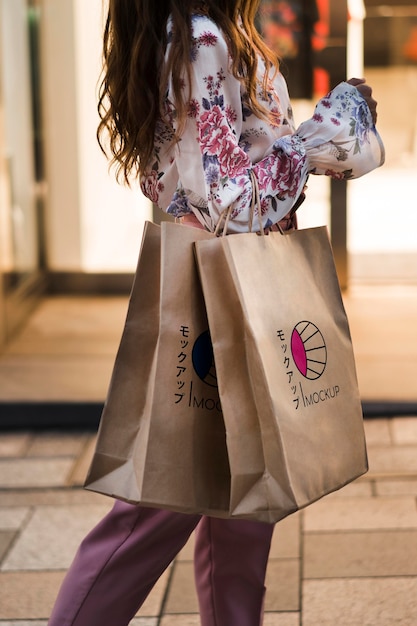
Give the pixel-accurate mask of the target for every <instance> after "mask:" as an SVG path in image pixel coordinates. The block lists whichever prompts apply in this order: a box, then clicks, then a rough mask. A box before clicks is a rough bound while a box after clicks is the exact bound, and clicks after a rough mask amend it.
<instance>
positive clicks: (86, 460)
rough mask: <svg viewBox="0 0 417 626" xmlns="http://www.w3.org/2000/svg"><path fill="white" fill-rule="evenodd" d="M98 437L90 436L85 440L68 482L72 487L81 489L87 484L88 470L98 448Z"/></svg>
mask: <svg viewBox="0 0 417 626" xmlns="http://www.w3.org/2000/svg"><path fill="white" fill-rule="evenodd" d="M96 441H97V437H96V435H90V436H89V437H87V438H86V440H85V445H84V447H83V450H82V452H81V454H80V455H79V457H78V459H77V461H76V463H75V465H74V468H73V471H72V473H71V476H70V477H69V479H68V482H69V484H70V485H71V486H74V487H81V486H82V485H84V483H85V479H86V477H87V473H88V470H89V468H90V465H91V461H92V458H93V455H94V451H95V448H96Z"/></svg>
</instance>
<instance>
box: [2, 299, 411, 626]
mask: <svg viewBox="0 0 417 626" xmlns="http://www.w3.org/2000/svg"><path fill="white" fill-rule="evenodd" d="M84 304H85V305H86V306H85V307H83V306H82V304H80V302H76V301H72V302H68V301H62V300H61V301H59V300H57V301H53V302H50V303H46V305H45V306H44V307H41V308H40V310H39V312H38V313H37V314H35V315H34V316H33V318H32V320H31V323H30V324H29V326H28V328H27V329H26V330H25V331H23V333H22V334H21V336H20V337H18V338H17V339H16V342H14V344H13V345H12V346H11V347H10V350H9V351H8V353H7V354H6V355H4V356H3V357H1V358H0V393H5V390H6V389H8V390H9V391H10V390H12V392H13V393H14V394H15V396H14V397H15V398H17V397H20V398H21V396H22V390H24V391H25V393H26V394H28V393H29V394H31V393H33V394H35V393H36V391H37V390H38V392H39V388H38V386H37V385H38V384H39V382H41V383H42V385H43V386H42V393H43V394H44V396H45V395H46V396H47V395H48V393H49V394H50V395H51V396H52V397H61V398H62V397H63V398H64V399H65V398H67V399H68V397H69V396H66V394H73V393H75V392H76V391H77V390H78V391H79V392H80V397H83V398H84V397H86V396H88V393H90V394H91V396H92V397H93V398H94V399H96V398H101V397H102V396H101V394H102V393H103V389H105V387H106V384H107V381H106V377H107V376H108V375H109V370H110V367H109V364H110V361H111V359H112V354H113V352H114V347H115V345H117V335H118V333H119V330H118V329H119V328H120V326H119V327H118V326H117V325H118V324H119V321H120V322H121V321H122V317H123V315H122V314H121V309H123V307H124V303H120V302H118V301H117V300H115V301H105V302H103V301H100V300H96V301H91V300H87V301H85V302H84ZM121 305H122V306H121ZM347 309H348V312H349V315H350V319H351V326H352V334H353V337H354V343H355V341H356V345H355V349H356V353H357V359H358V374H359V380H360V385H361V389H362V393H363V395H364V396H365V397H366V398H367V399H376V398H380V399H382V400H387V401H390V400H395V401H400V400H412V401H415V400H416V394H414V388H415V383H414V380H415V373H416V371H417V368H416V362H417V354H416V353H417V349H416V346H417V341H416V337H415V335H413V333H415V332H416V329H415V320H416V319H417V317H416V312H417V298H416V297H415V293H414V291H413V293H412V294H411V295H410V292H407V293H404V292H403V291H402V290H401V289H394V291H390V290H388V292H387V291H386V290H385V291H384V290H383V291H381V290H378V289H377V290H371V291H366V292H363V291H362V292H361V291H359V293H356V294H355V292H353V293H352V294H350V296H349V298H348V301H347ZM63 311H64V312H65V315H63ZM394 322H395V323H394ZM413 323H414V326H413ZM115 324H116V326H115ZM74 329H75V330H74ZM74 333H75V334H74ZM410 333H411V334H410ZM83 334H84V335H83ZM87 337H88V338H89V339H88V341H87V340H86V338H87ZM98 362H100V363H101V368H99V367H96V364H97V363H98ZM13 364H14V366H15V369H13V367H11V365H13ZM83 368H84V369H83ZM18 372H20V374H21V376H18V375H17V373H18ZM92 378H94V380H93V381H92ZM80 381H81V382H82V384H81V382H80ZM91 381H92V382H93V384H92V385H90V386H88V383H89V382H90V383H91ZM6 382H7V385H5V383H6ZM31 385H32V386H31ZM80 390H81V391H80ZM376 392H378V396H376V395H375V393H376ZM19 394H20V395H19ZM83 394H84V395H83ZM44 396H42V397H44ZM88 397H90V396H88ZM0 399H1V397H0ZM32 399H33V396H32ZM365 428H366V435H367V442H368V452H369V460H370V472H369V473H368V474H367V475H365V476H363V477H361V478H360V479H359V480H357V481H356V482H354V483H353V484H351V485H349V486H348V487H346V488H344V489H343V490H341V491H340V492H337V493H336V494H333V495H331V496H327V497H326V498H324V499H323V500H321V501H320V502H318V503H316V504H314V505H312V506H310V507H309V508H307V509H306V510H304V511H302V512H300V513H297V514H295V515H293V516H291V517H289V518H287V519H286V520H284V521H282V522H280V523H279V524H277V526H276V529H275V533H274V540H273V547H272V551H271V558H270V562H269V567H268V575H267V587H268V591H267V596H266V606H265V608H266V613H265V620H264V626H394V625H396V624H398V625H400V626H416V625H417V417H416V416H407V417H394V418H392V419H385V418H381V419H370V420H366V421H365ZM93 445H94V435H92V434H91V433H90V434H89V433H86V432H81V433H74V432H68V433H64V432H50V433H47V432H43V433H33V432H32V433H30V432H19V433H16V432H15V433H13V432H9V433H1V434H0V626H46V623H47V617H48V614H49V611H50V608H51V605H52V602H53V600H54V598H55V596H56V593H57V589H58V587H59V585H60V582H61V580H62V577H63V575H64V573H65V570H66V568H67V567H68V565H69V563H70V561H71V558H72V556H73V554H74V551H75V549H76V547H77V546H78V544H79V542H80V540H81V538H82V537H83V536H84V535H85V533H86V532H87V530H88V529H89V528H90V527H91V526H92V525H93V524H94V523H95V522H96V521H98V520H99V519H100V518H101V517H102V515H103V513H105V512H106V511H107V510H108V509H109V507H110V506H111V501H110V499H108V498H106V497H104V496H99V495H97V494H93V493H91V492H85V491H84V490H83V489H82V483H83V480H84V477H85V473H86V469H87V466H88V463H89V459H90V458H91V454H92V450H93ZM132 624H133V625H134V626H198V624H199V620H198V614H197V604H196V596H195V591H194V585H193V578H192V541H190V543H189V544H188V545H187V546H186V548H185V549H184V550H183V552H182V553H181V554H180V555H179V557H178V558H177V559H176V561H175V563H174V564H173V565H172V567H171V568H170V570H169V571H168V572H166V574H165V576H164V577H163V578H161V580H160V581H159V583H158V584H157V586H156V588H155V589H154V590H153V592H152V593H151V595H150V596H149V598H148V600H147V602H146V603H145V605H144V606H143V607H142V608H141V610H140V612H139V614H138V616H137V617H136V619H135V620H134V621H133V622H132ZM114 626H118V625H117V624H115V625H114Z"/></svg>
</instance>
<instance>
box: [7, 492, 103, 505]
mask: <svg viewBox="0 0 417 626" xmlns="http://www.w3.org/2000/svg"><path fill="white" fill-rule="evenodd" d="M113 503H114V500H113V498H109V497H108V496H104V495H102V494H100V493H94V492H92V491H85V490H84V489H48V488H46V489H36V490H34V491H31V490H28V489H19V490H10V491H9V490H7V491H3V492H2V494H1V504H2V506H4V507H15V506H22V505H27V506H41V505H49V504H51V505H56V506H60V505H71V504H84V505H86V506H89V505H94V504H104V505H105V506H109V507H110V506H112V505H113Z"/></svg>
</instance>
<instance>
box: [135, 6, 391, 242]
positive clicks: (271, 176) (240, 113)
mask: <svg viewBox="0 0 417 626" xmlns="http://www.w3.org/2000/svg"><path fill="white" fill-rule="evenodd" d="M192 26H193V48H192V50H191V60H192V68H191V70H192V71H191V85H188V84H187V83H186V80H185V79H184V89H185V93H187V91H188V89H189V90H190V94H191V97H190V101H189V104H188V109H187V111H188V114H187V120H186V123H185V127H184V128H183V129H182V133H181V139H180V141H179V142H175V141H174V135H175V131H176V116H175V105H174V102H173V97H172V94H171V88H170V86H169V88H168V92H167V95H166V101H165V113H166V116H165V120H164V122H162V121H161V122H160V124H158V127H157V129H156V134H155V154H154V158H153V159H152V162H151V163H150V164H149V166H148V168H147V170H146V173H145V175H144V176H142V178H141V186H142V190H143V192H144V194H145V195H146V196H147V197H148V198H149V199H150V200H151V201H152V202H154V203H156V204H158V205H159V206H160V207H161V208H162V209H163V210H165V211H166V212H168V213H170V214H171V215H173V216H175V217H181V216H183V215H186V214H188V213H194V214H195V215H196V216H197V218H198V219H199V221H200V222H201V223H203V224H204V225H205V227H206V228H207V229H209V230H211V231H213V230H214V228H215V226H216V223H217V222H218V220H219V219H220V218H221V216H222V214H223V213H224V211H225V210H226V209H228V208H230V210H231V213H230V221H229V230H228V232H245V231H247V230H248V223H249V219H250V205H251V198H252V183H251V175H250V172H251V170H252V171H253V173H254V174H255V176H256V177H257V180H258V183H259V190H260V207H257V209H256V210H257V211H258V212H260V216H261V219H262V223H263V225H264V226H265V227H270V226H272V225H273V224H275V223H277V222H279V221H280V220H282V219H283V218H285V216H287V215H288V213H289V212H290V211H291V208H292V207H293V206H294V204H295V203H296V201H297V199H298V197H299V196H300V194H301V193H302V190H303V188H304V186H305V183H306V181H307V178H308V176H309V175H310V174H323V175H326V176H331V177H333V178H336V179H342V180H347V179H351V178H357V177H359V176H362V175H363V174H366V173H367V172H369V171H371V170H372V169H374V168H376V167H378V166H380V165H382V163H383V162H384V148H383V144H382V141H381V139H380V137H379V135H378V132H377V130H376V128H375V126H374V124H373V122H372V117H371V113H370V111H369V109H368V106H367V104H366V102H365V100H364V98H363V97H362V96H361V94H360V93H359V91H358V90H357V89H356V87H353V86H351V85H349V84H347V83H341V84H340V85H338V86H337V87H336V88H335V89H333V91H331V92H330V93H329V94H328V95H327V96H326V97H325V98H322V99H321V100H320V101H319V102H318V103H317V105H316V108H315V111H314V113H313V115H312V117H311V118H310V119H309V120H307V121H305V122H303V123H302V124H301V125H300V126H299V127H298V129H296V128H295V126H294V121H293V115H292V109H291V104H290V100H289V95H288V90H287V86H286V83H285V81H284V79H283V77H282V75H281V74H278V75H277V76H276V77H274V79H273V80H272V79H270V81H269V89H268V94H267V97H266V98H265V97H264V96H263V95H262V90H261V84H262V80H263V73H262V72H263V65H262V63H261V61H259V69H258V73H259V85H260V88H259V99H260V100H261V102H262V104H263V106H264V107H265V108H267V109H268V110H269V111H270V112H271V114H272V116H271V119H272V121H267V120H265V119H261V118H259V117H257V116H256V115H254V114H253V113H252V112H251V111H250V109H249V107H248V105H247V98H246V94H245V91H244V88H243V86H242V84H241V82H240V81H239V80H237V79H236V78H235V77H234V76H233V75H232V73H231V72H230V71H229V67H230V57H229V52H228V48H227V43H226V40H225V38H224V36H223V34H222V32H221V31H220V29H219V28H218V27H217V26H216V24H215V23H214V22H213V21H212V20H210V18H208V17H207V16H202V15H198V16H194V18H193V21H192ZM255 224H256V220H255V221H254V225H255Z"/></svg>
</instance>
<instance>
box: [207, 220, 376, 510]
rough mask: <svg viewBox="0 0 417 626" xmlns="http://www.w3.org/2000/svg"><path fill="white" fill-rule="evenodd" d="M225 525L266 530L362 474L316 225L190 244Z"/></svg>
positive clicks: (348, 381)
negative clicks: (215, 403)
mask: <svg viewBox="0 0 417 626" xmlns="http://www.w3.org/2000/svg"><path fill="white" fill-rule="evenodd" d="M195 248H196V256H197V260H198V266H199V273H200V277H201V281H202V287H203V292H204V298H205V303H206V308H207V315H208V319H209V324H210V332H211V338H212V342H213V348H214V356H215V363H216V370H217V379H218V384H219V392H220V397H221V403H222V408H223V416H224V421H225V427H226V438H227V448H228V455H229V463H230V471H231V496H230V497H231V515H235V516H239V517H245V516H246V517H252V518H254V519H259V520H263V521H269V522H275V521H278V520H279V519H282V518H283V517H285V516H286V515H288V514H290V513H292V512H294V511H297V510H299V509H301V508H303V507H305V506H307V505H308V504H310V503H312V502H314V501H316V500H318V499H319V498H321V497H322V496H324V495H325V494H328V493H330V492H332V491H335V490H336V489H339V488H340V487H342V486H344V485H346V484H347V483H349V482H350V481H352V480H354V479H355V478H357V477H358V476H360V475H361V474H363V473H365V472H366V471H367V467H368V466H367V455H366V447H365V437H364V430H363V418H362V409H361V402H360V397H359V390H358V385H357V379H356V369H355V363H354V356H353V350H352V343H351V338H350V332H349V327H348V321H347V318H346V314H345V310H344V307H343V303H342V298H341V293H340V289H339V284H338V280H337V275H336V270H335V266H334V260H333V254H332V250H331V246H330V242H329V239H328V234H327V230H326V228H325V227H319V228H313V229H306V230H300V231H292V232H290V233H289V234H281V233H279V232H273V233H269V235H267V236H266V235H265V236H259V235H257V234H255V233H248V234H239V235H230V236H227V237H219V238H217V239H212V240H209V241H200V242H197V243H196V244H195Z"/></svg>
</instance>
